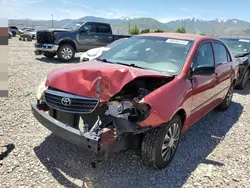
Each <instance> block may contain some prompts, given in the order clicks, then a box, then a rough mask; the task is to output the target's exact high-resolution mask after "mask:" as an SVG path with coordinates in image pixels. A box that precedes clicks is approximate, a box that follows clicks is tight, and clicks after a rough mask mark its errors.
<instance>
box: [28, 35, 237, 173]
mask: <svg viewBox="0 0 250 188" xmlns="http://www.w3.org/2000/svg"><path fill="white" fill-rule="evenodd" d="M238 69H239V65H238V63H237V62H236V60H235V59H234V57H233V56H232V54H231V53H230V51H229V49H228V48H227V46H226V45H225V43H223V42H222V41H220V40H219V39H215V38H210V37H204V36H200V35H194V34H180V33H179V34H177V33H152V34H142V35H138V36H133V37H131V38H129V39H127V40H125V41H123V42H122V43H121V44H119V45H117V46H114V47H113V48H111V49H110V50H109V51H107V52H106V53H104V54H103V55H101V56H100V57H98V58H97V59H95V60H93V61H89V62H85V63H80V64H77V65H72V66H67V67H62V68H59V69H56V70H54V71H52V72H51V73H49V74H48V76H47V77H46V79H45V80H44V81H43V82H42V83H41V84H40V86H39V87H38V89H37V104H32V105H31V108H32V112H33V114H34V116H35V117H36V119H37V120H38V121H39V122H40V123H41V124H42V125H43V126H45V127H46V128H47V129H49V130H50V131H52V132H53V133H54V134H55V135H57V136H59V137H62V138H63V139H65V140H67V141H69V142H71V143H74V144H76V145H79V146H81V147H84V148H86V149H89V150H92V151H93V152H96V153H102V152H104V153H105V154H106V156H109V155H110V154H112V153H114V152H119V151H124V150H127V149H129V148H140V149H141V156H142V159H143V160H144V161H145V162H146V163H148V164H150V165H152V166H153V167H155V168H158V169H162V168H165V167H166V166H167V165H168V164H169V162H170V161H171V159H172V158H173V156H174V155H175V152H176V149H177V147H178V144H179V141H180V137H181V135H182V133H184V132H186V131H187V130H188V128H190V127H191V125H193V124H194V123H196V122H197V121H198V120H199V119H201V118H202V117H203V116H204V115H206V114H207V113H208V112H210V111H211V110H212V109H214V108H215V107H218V108H219V109H222V110H225V109H227V108H228V107H229V106H230V103H231V100H232V97H233V89H234V86H235V83H236V78H237V73H238ZM194 139H195V138H194ZM184 157H185V156H184Z"/></svg>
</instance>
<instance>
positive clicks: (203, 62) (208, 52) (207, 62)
mask: <svg viewBox="0 0 250 188" xmlns="http://www.w3.org/2000/svg"><path fill="white" fill-rule="evenodd" d="M201 66H211V67H213V66H214V55H213V49H212V45H211V43H210V42H205V43H203V44H201V45H200V47H199V48H198V50H197V52H196V56H195V59H194V61H193V66H192V67H193V69H195V68H197V67H201Z"/></svg>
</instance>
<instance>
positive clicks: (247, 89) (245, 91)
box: [234, 81, 250, 95]
mask: <svg viewBox="0 0 250 188" xmlns="http://www.w3.org/2000/svg"><path fill="white" fill-rule="evenodd" d="M234 92H235V93H237V94H239V95H248V94H250V81H248V83H247V85H246V86H245V88H244V89H243V90H240V89H235V90H234Z"/></svg>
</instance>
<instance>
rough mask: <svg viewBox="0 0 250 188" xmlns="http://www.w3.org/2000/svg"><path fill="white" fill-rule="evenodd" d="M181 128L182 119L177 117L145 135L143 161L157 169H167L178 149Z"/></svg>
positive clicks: (142, 149) (142, 147)
mask: <svg viewBox="0 0 250 188" xmlns="http://www.w3.org/2000/svg"><path fill="white" fill-rule="evenodd" d="M181 127H182V123H181V118H180V117H179V116H178V115H176V116H174V117H173V119H172V120H171V121H169V122H168V123H166V124H164V125H162V126H160V127H158V128H155V129H152V130H150V131H149V132H147V133H145V136H144V138H143V141H142V146H141V156H142V159H143V161H144V162H145V163H146V164H148V165H150V166H153V167H154V168H156V169H163V168H165V167H166V166H167V165H168V164H169V163H170V162H171V160H172V159H173V157H174V155H175V152H176V150H177V148H178V145H179V141H180V137H181Z"/></svg>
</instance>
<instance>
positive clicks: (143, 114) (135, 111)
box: [105, 101, 151, 122]
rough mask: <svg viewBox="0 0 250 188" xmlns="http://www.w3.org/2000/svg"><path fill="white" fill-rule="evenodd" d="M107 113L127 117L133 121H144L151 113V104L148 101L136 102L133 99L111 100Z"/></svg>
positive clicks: (117, 116)
mask: <svg viewBox="0 0 250 188" xmlns="http://www.w3.org/2000/svg"><path fill="white" fill-rule="evenodd" d="M107 106H108V109H107V111H106V112H105V114H106V115H110V116H113V117H116V118H123V119H127V120H129V121H132V122H138V121H143V120H144V119H146V118H147V117H148V116H149V114H150V110H151V108H150V106H149V105H148V104H146V103H134V102H131V101H121V102H119V101H111V102H108V103H107Z"/></svg>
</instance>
